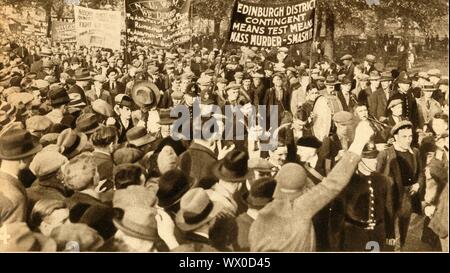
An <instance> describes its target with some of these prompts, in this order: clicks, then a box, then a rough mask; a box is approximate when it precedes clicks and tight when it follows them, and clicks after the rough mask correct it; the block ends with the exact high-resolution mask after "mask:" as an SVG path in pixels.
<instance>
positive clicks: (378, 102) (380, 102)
mask: <svg viewBox="0 0 450 273" xmlns="http://www.w3.org/2000/svg"><path fill="white" fill-rule="evenodd" d="M391 96H392V91H390V92H389V98H390V97H391ZM387 102H388V98H386V95H385V93H384V90H383V88H378V89H377V91H375V92H373V94H372V96H370V103H369V105H370V108H369V113H370V114H371V115H372V116H373V117H375V118H377V119H380V117H386V108H387Z"/></svg>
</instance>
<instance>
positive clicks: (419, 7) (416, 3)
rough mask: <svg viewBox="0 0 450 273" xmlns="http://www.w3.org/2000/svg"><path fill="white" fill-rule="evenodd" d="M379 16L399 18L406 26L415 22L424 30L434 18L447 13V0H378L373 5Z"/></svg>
mask: <svg viewBox="0 0 450 273" xmlns="http://www.w3.org/2000/svg"><path fill="white" fill-rule="evenodd" d="M375 11H376V12H377V14H379V15H380V17H383V18H393V19H401V21H402V23H403V26H404V27H405V28H408V27H410V26H412V24H413V23H416V24H417V25H418V26H419V27H420V28H421V29H422V30H426V29H427V28H428V27H429V26H430V25H431V24H432V23H433V21H434V20H435V19H436V18H439V17H442V16H447V15H448V2H447V1H445V0H428V1H424V0H402V1H398V0H380V5H377V6H375Z"/></svg>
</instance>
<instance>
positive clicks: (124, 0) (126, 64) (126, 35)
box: [123, 0, 131, 73]
mask: <svg viewBox="0 0 450 273" xmlns="http://www.w3.org/2000/svg"><path fill="white" fill-rule="evenodd" d="M123 12H124V15H125V49H124V53H123V58H124V61H125V59H126V62H125V67H126V71H127V73H128V65H129V64H130V63H131V62H130V61H131V60H129V59H128V58H127V53H128V19H127V0H123ZM130 57H131V56H130Z"/></svg>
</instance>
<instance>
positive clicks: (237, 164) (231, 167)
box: [213, 149, 249, 182]
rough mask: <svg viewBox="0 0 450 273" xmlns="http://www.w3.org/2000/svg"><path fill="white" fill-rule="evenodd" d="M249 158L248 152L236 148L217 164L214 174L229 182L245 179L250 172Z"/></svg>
mask: <svg viewBox="0 0 450 273" xmlns="http://www.w3.org/2000/svg"><path fill="white" fill-rule="evenodd" d="M248 159H249V157H248V153H247V152H245V151H240V150H237V149H234V150H232V151H231V152H229V153H228V154H227V155H226V156H225V158H223V159H222V160H220V161H218V162H217V163H216V164H215V166H214V167H213V174H214V175H215V176H216V177H217V178H219V179H223V180H225V181H227V182H242V181H245V180H246V179H247V177H248V174H249V172H248Z"/></svg>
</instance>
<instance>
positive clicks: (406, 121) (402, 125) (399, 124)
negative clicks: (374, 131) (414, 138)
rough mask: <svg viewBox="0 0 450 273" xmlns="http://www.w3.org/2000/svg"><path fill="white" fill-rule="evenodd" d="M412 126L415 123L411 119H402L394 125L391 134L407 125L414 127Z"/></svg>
mask: <svg viewBox="0 0 450 273" xmlns="http://www.w3.org/2000/svg"><path fill="white" fill-rule="evenodd" d="M412 126H413V125H412V123H411V122H410V121H408V120H402V121H400V122H399V123H397V124H395V125H394V127H392V129H391V135H395V134H397V132H398V131H399V130H400V129H403V128H405V127H412Z"/></svg>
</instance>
